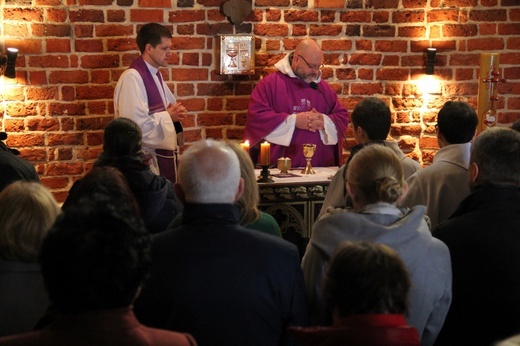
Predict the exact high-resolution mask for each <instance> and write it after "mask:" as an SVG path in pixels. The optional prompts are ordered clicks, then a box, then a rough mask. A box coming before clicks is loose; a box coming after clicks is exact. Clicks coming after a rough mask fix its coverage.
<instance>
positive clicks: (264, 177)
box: [256, 165, 274, 183]
mask: <svg viewBox="0 0 520 346" xmlns="http://www.w3.org/2000/svg"><path fill="white" fill-rule="evenodd" d="M259 166H260V167H261V168H262V170H261V171H260V176H259V177H258V180H257V181H256V182H257V183H272V182H274V180H273V179H271V178H270V175H271V173H270V172H269V167H271V165H259Z"/></svg>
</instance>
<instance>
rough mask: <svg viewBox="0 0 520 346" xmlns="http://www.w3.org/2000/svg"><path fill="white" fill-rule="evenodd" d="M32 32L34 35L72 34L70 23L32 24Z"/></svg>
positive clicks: (60, 35) (61, 35) (58, 35)
mask: <svg viewBox="0 0 520 346" xmlns="http://www.w3.org/2000/svg"><path fill="white" fill-rule="evenodd" d="M31 27H32V34H33V35H34V36H57V37H63V36H71V27H70V25H69V24H36V23H35V24H32V25H31Z"/></svg>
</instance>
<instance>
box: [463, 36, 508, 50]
mask: <svg viewBox="0 0 520 346" xmlns="http://www.w3.org/2000/svg"><path fill="white" fill-rule="evenodd" d="M504 46H505V42H504V39H503V38H479V39H471V40H467V49H468V51H474V50H479V51H480V50H491V51H493V50H503V49H504Z"/></svg>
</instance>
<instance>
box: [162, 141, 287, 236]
mask: <svg viewBox="0 0 520 346" xmlns="http://www.w3.org/2000/svg"><path fill="white" fill-rule="evenodd" d="M227 145H228V146H229V147H230V148H231V149H232V150H233V151H234V152H235V153H236V154H237V157H238V161H239V162H240V176H241V177H242V179H244V192H243V193H242V196H241V197H240V199H239V200H238V201H237V202H236V206H237V207H238V208H239V210H240V221H239V223H240V225H241V226H244V227H246V228H250V229H254V230H257V231H261V232H264V233H268V234H272V235H275V236H278V237H282V233H281V231H280V226H279V225H278V223H277V222H276V220H275V219H274V218H273V217H272V216H271V215H269V214H267V213H264V212H263V211H260V210H259V209H258V203H259V201H260V194H259V193H258V185H257V183H256V176H255V167H254V165H253V161H252V160H251V158H250V157H249V154H248V153H247V152H246V151H245V150H244V149H243V148H242V147H241V146H240V145H239V144H237V143H235V142H227ZM181 221H182V215H179V216H178V217H176V218H175V219H174V220H173V221H172V223H171V224H170V226H168V228H170V229H171V228H175V227H177V226H180V224H181Z"/></svg>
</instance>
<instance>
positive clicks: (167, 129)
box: [114, 23, 187, 182]
mask: <svg viewBox="0 0 520 346" xmlns="http://www.w3.org/2000/svg"><path fill="white" fill-rule="evenodd" d="M171 40H172V34H171V33H170V31H169V30H168V29H167V28H166V27H164V26H162V25H160V24H157V23H148V24H145V25H143V26H142V27H141V29H140V30H139V33H138V34H137V39H136V41H137V46H138V47H139V50H140V52H141V55H140V56H139V57H138V58H136V59H135V60H134V61H133V62H132V64H131V65H130V68H128V69H127V70H125V71H124V72H123V73H122V74H121V77H120V78H119V81H118V82H117V85H116V89H115V91H114V109H115V116H116V117H125V118H129V119H131V120H133V121H135V122H136V123H137V124H138V125H139V127H140V128H141V131H142V133H143V150H145V151H146V152H147V153H148V154H150V156H151V163H150V165H151V168H152V171H153V172H155V173H156V174H160V175H162V176H165V177H166V178H168V179H169V180H171V181H172V182H175V180H176V174H175V171H176V161H175V160H176V151H177V149H178V147H179V146H182V145H183V143H182V125H181V123H180V120H181V119H182V118H183V117H184V116H185V115H186V113H187V111H186V108H185V107H184V106H183V105H182V104H181V103H179V102H177V101H176V100H175V97H174V96H173V94H172V92H171V90H170V89H169V88H168V86H167V85H166V83H165V82H164V80H163V79H162V75H161V73H160V72H159V68H160V67H167V66H168V60H169V59H170V56H171V51H170V47H171V43H172V42H171Z"/></svg>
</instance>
